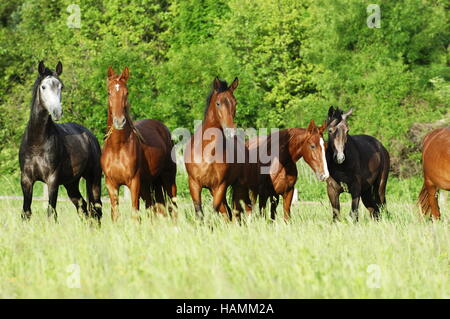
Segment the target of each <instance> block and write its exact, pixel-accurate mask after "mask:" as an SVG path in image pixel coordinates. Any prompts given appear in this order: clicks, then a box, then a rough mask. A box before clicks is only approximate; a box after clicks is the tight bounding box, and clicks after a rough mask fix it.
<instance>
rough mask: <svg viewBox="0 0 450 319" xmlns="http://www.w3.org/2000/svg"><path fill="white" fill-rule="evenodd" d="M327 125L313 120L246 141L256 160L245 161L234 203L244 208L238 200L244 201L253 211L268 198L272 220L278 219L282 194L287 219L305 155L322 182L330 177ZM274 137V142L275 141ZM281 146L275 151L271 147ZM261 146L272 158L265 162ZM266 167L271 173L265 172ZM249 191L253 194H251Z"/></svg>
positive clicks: (260, 208) (265, 202)
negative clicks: (324, 139) (326, 144)
mask: <svg viewBox="0 0 450 319" xmlns="http://www.w3.org/2000/svg"><path fill="white" fill-rule="evenodd" d="M325 128H326V124H325V123H323V125H322V126H320V127H318V126H316V124H315V123H314V120H311V121H310V123H309V125H308V127H307V128H306V129H304V128H290V129H284V130H280V131H278V132H274V133H272V134H270V135H269V136H267V137H256V138H253V139H251V140H249V141H248V142H247V147H248V152H249V154H250V155H249V157H250V158H251V157H252V155H251V153H252V152H257V153H258V154H257V155H253V156H254V157H257V158H258V160H257V163H250V162H248V161H247V162H246V163H245V167H244V169H243V173H242V174H241V175H240V178H239V182H238V183H236V184H235V185H234V186H233V198H234V199H233V201H234V206H237V207H238V210H240V211H242V207H240V205H239V202H240V201H243V202H244V203H245V206H246V210H247V212H248V211H249V210H251V206H253V205H254V204H255V202H256V198H257V197H259V210H260V211H261V212H262V211H264V210H265V208H266V204H267V200H268V199H269V198H270V202H271V209H270V210H271V215H270V217H271V219H275V215H276V209H277V206H278V203H279V198H280V196H282V197H283V210H284V219H285V220H286V221H287V220H289V219H290V215H291V204H292V198H293V195H294V187H295V183H296V182H297V178H298V171H297V165H296V163H297V162H298V161H299V160H300V159H301V158H303V159H304V160H305V162H306V163H307V164H308V165H309V166H310V167H311V169H312V170H313V171H314V172H315V174H316V176H317V178H318V179H319V180H321V181H324V180H326V179H327V178H328V177H329V173H328V167H327V162H326V160H325V143H324V141H323V137H322V134H323V131H324V130H325ZM274 139H275V141H276V142H275V143H272V141H273V140H274ZM273 146H275V147H278V152H273V151H272V147H273ZM261 149H264V151H266V150H267V155H268V158H269V160H268V161H267V160H266V161H267V163H263V161H262V159H261V157H260V155H261V153H260V152H261ZM263 166H266V167H267V170H268V172H267V173H268V174H266V173H263V172H262V167H263ZM248 192H250V194H251V199H250V196H247V195H248Z"/></svg>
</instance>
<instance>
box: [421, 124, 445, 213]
mask: <svg viewBox="0 0 450 319" xmlns="http://www.w3.org/2000/svg"><path fill="white" fill-rule="evenodd" d="M422 168H423V180H424V181H423V186H422V190H421V191H420V194H419V206H420V209H421V211H422V213H423V214H425V215H428V214H429V213H430V211H431V214H432V216H433V218H436V219H439V218H440V217H441V213H440V211H439V205H438V201H437V195H438V192H439V189H443V190H447V191H450V128H448V127H447V128H440V129H435V130H433V131H431V132H430V133H428V134H427V135H426V136H425V138H424V139H423V142H422Z"/></svg>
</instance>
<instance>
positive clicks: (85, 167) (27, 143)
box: [19, 61, 102, 222]
mask: <svg viewBox="0 0 450 319" xmlns="http://www.w3.org/2000/svg"><path fill="white" fill-rule="evenodd" d="M62 70H63V66H62V64H61V62H58V64H57V65H56V69H55V71H52V70H50V69H48V68H46V67H45V65H44V62H42V61H41V62H40V63H39V66H38V76H37V79H36V81H35V83H34V86H33V98H32V102H31V111H30V119H29V121H28V125H27V127H26V129H25V133H24V135H23V137H22V143H21V144H20V151H19V163H20V170H21V186H22V192H23V212H22V217H23V218H30V217H31V202H32V198H33V185H34V183H35V182H36V181H41V182H44V183H46V184H47V186H48V195H49V206H48V209H47V213H48V216H49V217H51V216H52V215H53V216H54V218H55V220H57V213H56V201H57V197H58V188H59V185H61V184H62V185H64V187H65V188H66V189H67V194H68V195H69V197H70V200H71V201H72V203H73V204H74V205H75V207H76V209H77V211H78V213H80V214H81V213H83V214H84V215H85V216H91V217H94V218H96V219H97V220H98V222H100V219H101V216H102V202H101V199H100V195H101V177H102V172H101V167H100V145H99V143H98V141H97V139H96V138H95V136H94V135H93V134H92V133H91V132H90V131H89V130H88V129H86V128H85V127H83V126H81V125H79V124H75V123H64V124H56V123H55V122H54V121H53V120H55V121H58V120H59V119H60V118H61V116H62V112H63V110H62V106H61V91H62V89H63V87H64V85H63V83H62V81H61V79H60V78H59V76H60V75H61V73H62ZM81 177H83V178H84V179H85V180H86V189H87V197H88V202H89V207H87V204H86V201H85V200H84V199H83V197H82V196H81V193H80V191H79V187H78V186H79V182H80V179H81ZM88 209H89V213H88Z"/></svg>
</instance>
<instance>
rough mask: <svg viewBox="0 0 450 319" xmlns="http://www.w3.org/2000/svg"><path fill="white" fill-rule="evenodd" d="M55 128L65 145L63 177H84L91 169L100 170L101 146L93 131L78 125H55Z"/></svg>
mask: <svg viewBox="0 0 450 319" xmlns="http://www.w3.org/2000/svg"><path fill="white" fill-rule="evenodd" d="M55 128H56V131H57V132H58V137H59V138H61V140H62V142H63V145H64V150H63V153H64V154H63V159H64V160H63V163H64V166H66V168H65V169H64V170H63V171H62V172H61V173H62V174H63V175H68V176H69V177H70V175H71V174H73V175H83V173H84V172H85V170H86V168H89V167H90V168H93V169H94V170H99V169H100V155H101V150H100V144H99V143H98V140H97V138H96V137H95V136H94V134H93V133H92V132H91V131H89V130H88V129H87V128H85V127H84V126H82V125H79V124H76V123H63V124H55ZM90 173H92V172H90Z"/></svg>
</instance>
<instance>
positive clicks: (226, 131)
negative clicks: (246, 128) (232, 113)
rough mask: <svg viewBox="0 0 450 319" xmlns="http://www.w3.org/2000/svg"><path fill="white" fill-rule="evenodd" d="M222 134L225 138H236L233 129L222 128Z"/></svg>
mask: <svg viewBox="0 0 450 319" xmlns="http://www.w3.org/2000/svg"><path fill="white" fill-rule="evenodd" d="M223 134H225V137H226V138H234V137H235V136H236V129H235V128H234V127H230V128H224V129H223Z"/></svg>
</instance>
